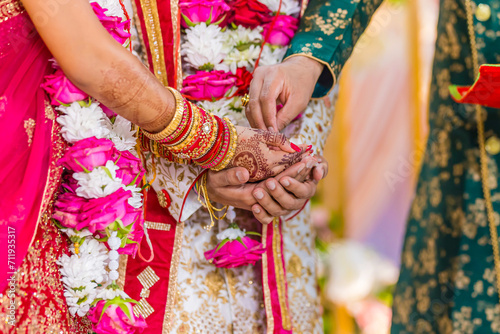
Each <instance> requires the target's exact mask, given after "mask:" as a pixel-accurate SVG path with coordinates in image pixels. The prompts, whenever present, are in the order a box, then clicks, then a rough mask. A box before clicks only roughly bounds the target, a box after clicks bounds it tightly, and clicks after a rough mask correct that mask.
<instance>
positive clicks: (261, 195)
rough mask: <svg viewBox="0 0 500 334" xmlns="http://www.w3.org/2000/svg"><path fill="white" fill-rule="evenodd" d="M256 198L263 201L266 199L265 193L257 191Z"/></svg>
mask: <svg viewBox="0 0 500 334" xmlns="http://www.w3.org/2000/svg"><path fill="white" fill-rule="evenodd" d="M254 196H255V198H257V199H263V198H264V193H263V192H262V191H257V192H256V193H254Z"/></svg>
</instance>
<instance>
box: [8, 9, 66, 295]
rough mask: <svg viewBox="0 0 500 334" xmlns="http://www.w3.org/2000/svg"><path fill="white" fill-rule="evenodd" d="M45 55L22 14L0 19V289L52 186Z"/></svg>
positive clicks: (22, 250)
mask: <svg viewBox="0 0 500 334" xmlns="http://www.w3.org/2000/svg"><path fill="white" fill-rule="evenodd" d="M50 57H51V55H50V53H49V51H48V50H47V48H46V47H45V45H44V43H43V41H42V40H41V38H40V37H39V35H38V34H37V33H36V31H35V29H34V27H33V24H32V23H31V21H30V19H29V18H28V16H27V14H26V13H23V14H20V15H17V16H15V17H13V18H9V19H8V20H6V21H5V22H2V23H0V129H1V132H0V133H1V136H0V138H1V141H0V144H1V150H0V171H1V172H0V268H1V277H0V292H3V291H4V289H5V287H6V285H7V278H8V277H10V276H11V273H12V272H13V271H15V270H16V269H17V268H18V267H19V265H20V263H21V262H22V261H23V259H24V257H25V255H26V252H27V250H28V248H29V245H30V243H31V242H32V239H33V236H34V234H35V232H36V227H37V222H38V220H39V219H40V217H41V215H42V214H43V213H44V210H45V209H46V208H45V206H46V204H47V202H48V200H49V199H50V198H52V197H53V195H54V191H55V190H56V189H55V188H56V185H55V184H54V183H52V182H49V178H48V175H49V168H50V164H51V163H53V161H51V159H52V153H53V151H52V150H53V148H52V145H53V144H52V140H53V139H52V137H51V133H52V127H53V125H54V121H53V120H54V117H53V116H54V115H53V114H51V110H50V109H49V110H47V114H46V108H45V101H46V100H47V98H46V95H45V93H44V91H43V90H42V88H40V85H41V83H42V80H43V77H44V76H45V75H47V74H48V73H49V72H50V71H51V65H50V62H49V58H50ZM9 245H10V247H9ZM12 245H15V246H14V247H13V246H12ZM9 250H10V254H9Z"/></svg>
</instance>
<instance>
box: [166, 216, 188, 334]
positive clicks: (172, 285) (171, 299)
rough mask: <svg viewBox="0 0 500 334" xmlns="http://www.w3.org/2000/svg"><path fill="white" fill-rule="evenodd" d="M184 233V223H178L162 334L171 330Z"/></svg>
mask: <svg viewBox="0 0 500 334" xmlns="http://www.w3.org/2000/svg"><path fill="white" fill-rule="evenodd" d="M183 233H184V223H183V222H179V223H178V224H177V227H176V229H175V238H174V249H173V251H172V260H171V261H170V277H169V280H168V292H167V305H166V306H165V316H164V317H163V329H162V334H169V333H170V331H171V330H172V311H173V308H174V304H175V300H176V299H177V273H178V271H179V261H180V257H181V249H182V235H183Z"/></svg>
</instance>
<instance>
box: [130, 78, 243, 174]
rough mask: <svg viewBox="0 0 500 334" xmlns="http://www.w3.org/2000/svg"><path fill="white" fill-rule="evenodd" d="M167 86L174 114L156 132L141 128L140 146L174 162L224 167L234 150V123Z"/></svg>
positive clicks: (207, 166)
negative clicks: (171, 96) (193, 102)
mask: <svg viewBox="0 0 500 334" xmlns="http://www.w3.org/2000/svg"><path fill="white" fill-rule="evenodd" d="M168 89H169V90H170V91H171V92H172V94H173V95H174V97H175V114H174V117H173V119H172V121H171V122H170V124H169V125H168V126H167V127H166V128H165V129H163V130H162V131H160V132H158V133H149V132H147V131H145V130H143V129H141V130H140V131H139V142H140V146H141V149H142V150H143V151H151V152H152V153H153V154H155V155H157V156H160V157H163V158H166V159H168V160H170V161H174V162H177V163H195V164H197V165H199V166H201V167H203V168H206V169H212V170H214V171H219V170H222V169H224V168H225V167H226V166H227V165H228V164H229V162H230V161H231V160H232V158H233V156H234V153H235V150H236V144H237V141H238V134H237V133H236V129H235V127H234V125H233V124H232V123H231V121H230V120H229V119H227V118H224V119H221V118H220V117H218V116H215V115H213V114H211V113H209V112H207V111H205V110H203V109H201V108H199V107H197V106H196V105H194V104H192V103H191V102H189V101H187V100H186V99H184V98H183V97H182V95H181V93H179V92H178V91H176V90H175V89H173V88H170V87H169V88H168Z"/></svg>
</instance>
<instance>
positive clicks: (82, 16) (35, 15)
mask: <svg viewBox="0 0 500 334" xmlns="http://www.w3.org/2000/svg"><path fill="white" fill-rule="evenodd" d="M23 4H24V6H25V8H26V10H27V11H28V14H29V15H30V17H31V18H32V20H33V23H34V24H35V27H36V28H37V31H38V32H39V34H40V36H41V37H42V38H43V40H44V42H45V44H46V45H47V47H48V48H49V50H50V51H51V53H52V54H53V55H54V57H55V58H56V60H57V61H58V63H59V65H60V66H61V68H62V69H63V71H64V73H65V74H66V76H68V78H69V79H70V80H71V81H72V82H73V83H74V84H75V85H77V86H78V87H79V88H80V89H82V90H84V91H85V92H86V93H88V94H89V95H91V96H93V97H94V98H96V99H97V100H99V101H100V102H102V103H103V104H105V105H106V106H107V107H109V108H111V109H113V110H114V111H115V112H116V113H118V114H120V115H122V116H123V117H125V118H127V119H128V120H130V121H131V122H133V123H135V124H137V125H139V126H141V127H144V128H145V129H146V130H148V131H150V132H156V131H159V130H161V129H162V128H163V127H165V126H166V125H167V124H168V123H169V122H170V121H171V119H172V117H173V114H174V104H175V102H174V98H173V96H172V94H171V93H170V92H169V91H168V90H167V89H166V88H165V87H163V85H162V84H161V83H160V82H159V81H158V80H157V79H156V78H155V77H154V75H153V74H151V72H149V71H148V70H147V69H146V68H145V67H144V66H143V65H142V63H141V62H140V61H139V60H137V59H136V58H135V57H134V56H133V55H132V54H131V53H130V52H128V51H127V50H126V49H125V48H124V47H122V46H121V45H120V44H119V43H118V42H116V41H115V40H114V39H113V38H112V37H111V36H110V35H109V34H108V32H107V31H106V30H105V29H104V28H103V27H102V25H101V23H100V22H99V20H98V19H97V17H96V15H95V14H94V12H93V11H92V8H91V7H90V5H89V3H88V2H87V1H86V0H71V1H67V0H23ZM49 5H51V11H50V13H47V7H49ZM41 13H43V14H44V15H45V16H43V15H40V14H41ZM47 15H49V19H48V20H47V19H45V20H42V19H39V18H41V17H47Z"/></svg>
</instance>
